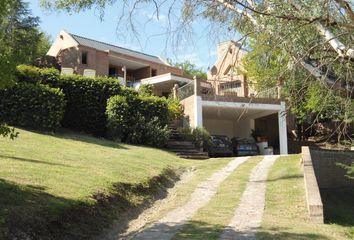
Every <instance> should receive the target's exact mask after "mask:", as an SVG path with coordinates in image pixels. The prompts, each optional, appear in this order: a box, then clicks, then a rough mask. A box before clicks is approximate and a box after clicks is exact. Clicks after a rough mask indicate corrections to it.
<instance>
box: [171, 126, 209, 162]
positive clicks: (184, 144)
mask: <svg viewBox="0 0 354 240" xmlns="http://www.w3.org/2000/svg"><path fill="white" fill-rule="evenodd" d="M170 130H171V137H170V139H169V141H168V143H167V148H168V149H169V150H171V151H173V152H175V153H176V154H177V156H179V157H180V158H186V159H200V160H202V159H208V158H209V156H208V153H207V152H202V151H199V150H198V149H196V147H195V145H194V143H193V142H191V141H185V140H183V139H182V137H181V135H180V134H179V132H178V131H177V127H176V126H175V125H174V124H170Z"/></svg>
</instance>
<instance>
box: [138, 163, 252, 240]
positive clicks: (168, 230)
mask: <svg viewBox="0 0 354 240" xmlns="http://www.w3.org/2000/svg"><path fill="white" fill-rule="evenodd" d="M247 159H248V157H238V158H236V159H235V160H232V161H231V162H229V164H228V165H227V166H226V167H224V168H222V169H221V170H219V171H217V172H215V173H214V174H213V175H212V176H211V177H210V178H208V179H207V180H206V181H204V182H202V183H201V184H199V185H198V187H197V188H196V190H195V191H194V192H193V193H192V195H191V198H190V200H189V201H188V202H187V203H186V204H185V205H183V206H181V207H179V208H177V209H175V210H173V211H171V212H169V213H168V214H167V215H166V216H165V217H164V218H162V219H161V220H160V221H158V222H157V223H155V224H153V225H152V226H151V227H149V228H147V229H145V230H143V231H142V232H140V233H138V234H137V235H135V236H134V239H154V240H155V239H160V240H167V239H171V238H172V237H173V236H174V235H175V234H176V233H177V232H178V230H179V229H180V228H181V227H182V226H183V225H184V224H186V223H187V222H188V220H190V219H191V218H192V217H193V216H194V215H195V214H196V213H197V211H198V210H199V209H200V208H202V207H204V206H205V205H207V204H208V202H209V201H210V199H211V198H212V197H213V196H214V195H215V193H216V191H217V189H218V187H219V185H220V184H221V183H222V182H223V181H224V180H225V179H226V178H227V177H228V176H229V175H230V174H231V173H232V172H233V171H234V170H235V169H236V168H237V167H238V166H239V165H240V164H242V163H244V162H245V161H246V160H247Z"/></svg>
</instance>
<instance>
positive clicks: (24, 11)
mask: <svg viewBox="0 0 354 240" xmlns="http://www.w3.org/2000/svg"><path fill="white" fill-rule="evenodd" d="M1 4H2V6H1V8H0V42H1V44H0V89H1V88H4V87H7V86H10V85H11V84H13V83H14V81H15V80H14V72H15V67H16V66H17V65H18V64H31V63H33V62H34V60H35V59H36V58H38V57H39V56H41V55H42V54H44V53H45V52H46V51H47V49H48V46H49V44H48V43H49V42H48V37H47V36H45V35H44V34H43V33H41V32H40V31H39V30H38V24H39V18H38V17H33V16H32V15H31V11H30V10H29V8H28V3H26V2H24V1H22V0H3V1H2V3H1ZM0 135H2V136H10V137H11V138H13V137H14V136H15V135H16V133H15V132H14V129H13V128H9V127H8V126H7V125H6V124H3V123H2V124H0Z"/></svg>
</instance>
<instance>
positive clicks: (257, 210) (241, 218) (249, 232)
mask: <svg viewBox="0 0 354 240" xmlns="http://www.w3.org/2000/svg"><path fill="white" fill-rule="evenodd" d="M277 158H278V156H265V157H264V159H263V160H262V161H261V162H260V163H259V164H258V165H257V166H256V167H254V169H253V170H252V173H251V176H250V180H249V182H248V184H247V187H246V189H245V192H244V193H243V195H242V198H241V202H240V205H239V206H238V208H237V209H236V211H235V214H234V217H233V218H232V219H231V221H230V223H229V225H228V227H227V229H226V230H225V231H224V232H223V234H222V235H221V237H220V239H221V240H226V239H255V238H256V232H257V230H258V228H259V227H260V226H261V221H262V216H263V212H264V206H265V191H266V180H267V175H268V171H269V169H270V167H271V166H272V165H273V163H274V162H275V160H276V159H277Z"/></svg>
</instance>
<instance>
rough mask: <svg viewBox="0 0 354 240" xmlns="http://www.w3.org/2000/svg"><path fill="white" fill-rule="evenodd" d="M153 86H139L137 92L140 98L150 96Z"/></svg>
mask: <svg viewBox="0 0 354 240" xmlns="http://www.w3.org/2000/svg"><path fill="white" fill-rule="evenodd" d="M153 88H154V86H153V85H152V84H142V85H140V87H139V89H138V92H139V95H140V96H152V94H153Z"/></svg>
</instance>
